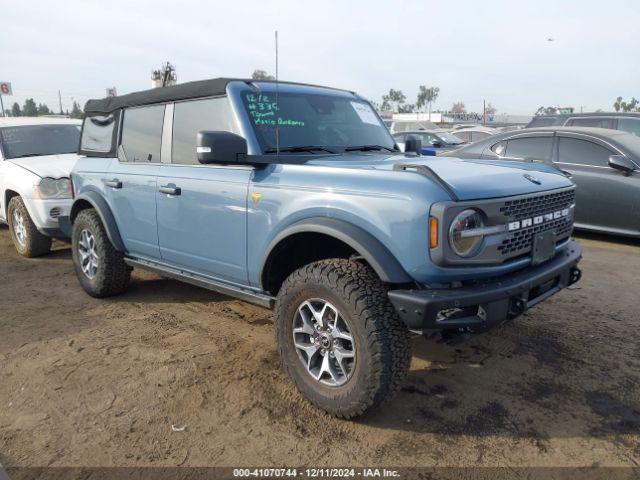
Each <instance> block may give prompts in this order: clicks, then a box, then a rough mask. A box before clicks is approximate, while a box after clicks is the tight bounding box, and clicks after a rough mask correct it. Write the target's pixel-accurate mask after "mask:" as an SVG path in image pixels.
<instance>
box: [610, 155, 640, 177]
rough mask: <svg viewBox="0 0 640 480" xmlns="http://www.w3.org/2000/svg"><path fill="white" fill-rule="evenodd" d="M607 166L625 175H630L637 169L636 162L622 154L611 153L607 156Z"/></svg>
mask: <svg viewBox="0 0 640 480" xmlns="http://www.w3.org/2000/svg"><path fill="white" fill-rule="evenodd" d="M609 166H610V167H611V168H615V169H616V170H620V171H621V172H623V173H624V174H625V175H631V173H632V172H634V171H635V170H636V169H637V167H636V164H635V163H633V162H632V161H631V160H629V159H628V158H627V157H625V156H624V155H611V156H610V157H609Z"/></svg>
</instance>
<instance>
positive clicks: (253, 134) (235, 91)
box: [227, 81, 396, 156]
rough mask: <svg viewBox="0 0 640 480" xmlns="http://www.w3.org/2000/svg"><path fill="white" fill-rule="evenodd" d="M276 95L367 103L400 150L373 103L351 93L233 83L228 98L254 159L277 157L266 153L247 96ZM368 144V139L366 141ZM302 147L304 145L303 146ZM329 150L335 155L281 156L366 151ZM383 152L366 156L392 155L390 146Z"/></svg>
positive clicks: (330, 147)
mask: <svg viewBox="0 0 640 480" xmlns="http://www.w3.org/2000/svg"><path fill="white" fill-rule="evenodd" d="M276 92H277V93H278V95H279V94H284V95H322V96H329V97H336V98H337V99H341V100H345V101H351V102H358V103H364V104H366V105H368V106H369V107H370V108H371V110H372V112H373V114H374V115H375V117H376V119H377V121H378V126H379V128H380V129H381V132H383V134H385V136H386V137H388V148H390V149H394V148H395V147H396V141H395V139H394V138H393V137H392V135H391V133H390V132H389V129H388V128H387V127H386V126H385V124H384V122H383V120H382V118H381V117H380V115H379V114H378V112H377V111H376V110H375V108H374V107H373V106H372V105H371V103H370V102H369V101H368V100H366V99H364V98H362V97H360V96H359V95H357V94H355V93H352V92H347V91H344V90H337V89H332V88H328V87H316V86H309V85H301V84H290V83H279V84H277V85H276V83H275V82H260V81H255V82H251V83H248V82H230V83H229V85H228V86H227V94H228V97H229V99H230V101H231V106H232V110H233V112H234V115H235V116H236V119H237V120H238V123H239V124H240V130H241V131H242V134H243V136H244V137H245V139H247V146H248V153H249V154H250V155H273V153H269V154H267V153H264V152H265V151H266V150H268V149H270V148H272V146H271V145H269V144H268V143H266V142H264V141H263V139H262V138H260V135H259V132H258V131H257V130H256V128H255V125H254V122H253V121H252V119H251V118H250V115H249V112H248V109H247V107H246V104H245V100H244V98H243V97H244V95H245V94H247V93H253V94H260V93H263V94H269V95H276ZM363 140H364V139H363ZM301 145H302V143H301ZM279 146H280V147H281V148H286V147H291V146H293V147H296V146H298V145H284V144H281V145H279ZM320 146H321V147H323V148H326V149H327V150H331V151H332V152H335V153H329V152H326V151H310V152H281V154H286V155H298V156H299V155H309V156H320V155H322V156H332V155H344V154H345V153H346V154H354V153H363V152H362V151H358V150H357V151H353V152H349V151H347V152H345V148H346V147H351V146H353V145H320ZM383 147H384V148H383V149H381V150H380V151H377V150H368V151H366V153H368V154H376V153H389V152H388V151H387V150H386V148H387V145H383Z"/></svg>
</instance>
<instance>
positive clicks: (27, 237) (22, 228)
mask: <svg viewBox="0 0 640 480" xmlns="http://www.w3.org/2000/svg"><path fill="white" fill-rule="evenodd" d="M7 223H8V224H9V231H10V232H11V238H12V239H13V244H14V245H15V247H16V250H17V251H18V253H19V254H20V255H22V256H23V257H27V258H33V257H38V256H40V255H44V254H45V253H49V251H50V250H51V237H47V236H46V235H43V234H41V233H40V232H39V231H38V228H37V227H36V225H35V223H33V220H31V217H30V216H29V212H28V211H27V207H26V206H25V204H24V201H23V200H22V198H20V197H13V198H12V199H11V200H10V201H9V205H8V208H7Z"/></svg>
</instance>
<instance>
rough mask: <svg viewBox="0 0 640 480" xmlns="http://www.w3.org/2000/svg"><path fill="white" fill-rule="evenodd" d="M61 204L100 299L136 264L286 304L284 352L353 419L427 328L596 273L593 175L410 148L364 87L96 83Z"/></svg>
mask: <svg viewBox="0 0 640 480" xmlns="http://www.w3.org/2000/svg"><path fill="white" fill-rule="evenodd" d="M85 113H86V114H87V118H86V119H85V120H84V127H83V135H82V139H81V144H80V152H81V153H82V154H84V155H86V158H83V159H82V160H81V161H79V162H78V163H77V165H76V168H75V169H74V171H73V177H72V178H73V183H74V188H75V190H74V191H75V200H74V203H73V206H72V209H71V213H70V215H69V216H68V217H65V218H64V219H62V220H61V223H62V224H63V225H64V226H65V229H66V230H67V231H68V232H69V233H70V234H71V237H72V257H73V263H74V267H75V272H76V275H77V277H78V280H79V282H80V284H81V285H82V287H83V288H84V290H85V291H86V292H87V293H88V294H89V295H92V296H94V297H106V296H110V295H116V294H119V293H121V292H123V291H124V290H126V288H127V285H128V284H129V279H130V273H131V268H132V267H137V268H143V269H147V270H151V271H154V272H157V273H159V274H160V275H162V276H165V277H172V278H176V279H179V280H181V281H184V282H188V283H193V284H195V285H199V286H202V287H205V288H209V289H212V290H215V291H219V292H223V293H225V294H228V295H230V296H234V297H237V298H240V299H244V300H247V301H250V302H255V303H257V304H259V305H263V306H266V307H275V317H276V318H275V328H276V341H277V346H278V349H279V351H280V355H281V357H282V360H283V364H284V368H285V369H286V371H287V372H288V374H289V375H290V376H291V378H292V379H293V382H294V383H295V384H296V386H297V387H298V389H299V390H300V391H301V392H302V394H303V395H304V396H305V397H306V398H307V399H309V400H310V401H311V402H313V403H314V404H316V405H317V406H319V407H320V408H323V409H324V410H326V411H327V412H330V413H331V414H334V415H337V416H340V417H344V418H350V417H354V416H356V415H360V414H362V413H364V412H366V411H368V410H370V409H371V408H373V407H375V406H377V405H379V404H380V403H381V402H382V401H383V400H384V399H385V398H388V397H389V396H390V395H391V394H392V393H393V392H394V391H396V390H397V389H398V388H399V387H400V386H401V385H402V383H403V381H404V378H405V375H406V373H407V370H408V367H409V360H410V354H409V341H408V338H409V337H408V334H409V331H410V330H413V331H425V332H430V331H437V330H442V331H444V332H480V331H484V330H487V329H489V328H490V327H491V326H494V325H497V324H500V323H503V322H504V321H507V320H510V319H513V318H515V317H517V316H518V315H520V314H521V313H523V312H524V311H525V310H527V309H528V308H530V307H533V306H534V305H536V304H537V303H539V302H540V301H543V300H545V299H546V298H548V297H549V296H551V295H552V294H554V293H556V292H558V291H559V290H560V289H562V288H563V287H566V286H567V285H570V284H572V283H574V282H576V281H577V280H578V279H579V278H580V270H579V269H578V266H577V265H578V262H579V260H580V257H581V247H580V245H579V244H578V243H577V242H575V241H574V240H572V239H571V238H570V236H571V231H572V224H573V220H572V216H573V202H574V200H573V196H574V186H573V184H572V183H571V181H570V180H569V179H567V178H566V177H565V176H564V175H561V174H559V173H558V172H557V171H556V170H554V169H550V172H551V173H536V178H535V179H532V178H529V177H530V175H529V174H528V173H527V172H528V171H527V170H526V169H523V168H520V166H519V165H518V164H515V163H514V164H508V165H506V166H495V165H483V164H478V163H475V162H466V161H463V160H459V161H451V160H450V159H431V160H428V159H423V158H421V157H420V156H418V155H416V154H410V153H407V154H404V153H401V152H399V151H398V150H397V147H396V145H395V141H394V140H393V138H392V137H391V135H390V134H389V132H388V130H387V129H386V128H385V126H384V124H383V123H382V121H381V119H380V117H379V116H378V115H377V113H376V112H375V110H374V109H373V108H372V106H371V105H370V104H369V103H368V102H367V101H366V100H364V99H363V98H362V97H360V96H358V95H357V94H355V93H352V92H348V91H342V90H337V89H331V88H324V87H315V86H309V85H300V84H293V83H285V82H279V83H275V82H269V81H253V80H240V79H238V80H234V79H215V80H205V81H200V82H192V83H185V84H181V85H176V86H171V87H166V88H162V89H155V90H150V91H145V92H138V93H132V94H129V95H124V96H121V97H112V98H109V99H104V100H95V101H93V100H92V101H89V102H88V103H87V105H86V107H85Z"/></svg>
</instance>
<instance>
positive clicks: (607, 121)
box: [566, 117, 613, 128]
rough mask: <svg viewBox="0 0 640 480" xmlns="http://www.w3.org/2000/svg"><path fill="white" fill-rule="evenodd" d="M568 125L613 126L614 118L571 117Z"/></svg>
mask: <svg viewBox="0 0 640 480" xmlns="http://www.w3.org/2000/svg"><path fill="white" fill-rule="evenodd" d="M566 126H567V127H595V128H613V118H611V117H609V118H607V117H594V118H570V119H569V120H567V123H566Z"/></svg>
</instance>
